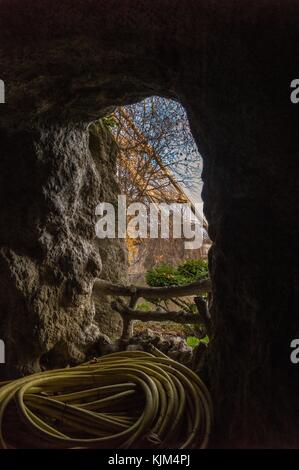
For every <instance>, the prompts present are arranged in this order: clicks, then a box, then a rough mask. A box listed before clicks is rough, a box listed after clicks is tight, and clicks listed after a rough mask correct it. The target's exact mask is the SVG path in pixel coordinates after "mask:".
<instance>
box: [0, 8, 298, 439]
mask: <svg viewBox="0 0 299 470" xmlns="http://www.w3.org/2000/svg"><path fill="white" fill-rule="evenodd" d="M298 13H299V12H298V2H297V1H296V0H285V1H278V0H260V1H259V2H252V0H244V1H243V0H242V2H240V1H236V0H227V1H225V2H223V0H214V1H210V2H207V1H206V0H185V1H182V0H143V1H140V0H122V1H121V2H120V1H119V0H111V1H109V2H107V1H106V0H105V1H104V0H77V1H76V2H73V1H71V0H59V1H58V0H44V1H43V2H36V1H34V0H2V2H1V10H0V43H1V47H2V50H1V53H0V66H1V67H0V71H1V74H2V77H1V78H2V79H3V80H4V81H5V82H6V85H7V86H6V92H7V93H6V96H7V104H6V105H1V106H0V127H1V129H2V130H1V147H2V149H1V162H0V165H1V178H2V181H1V188H0V191H1V203H2V207H3V202H4V208H3V209H2V210H1V229H0V230H1V232H0V233H1V246H2V248H1V250H2V257H1V273H0V274H1V276H0V277H1V319H2V320H1V321H2V325H3V326H2V328H3V330H2V331H3V332H4V334H5V338H6V339H7V340H9V345H8V347H7V351H8V353H9V354H12V356H14V363H17V364H22V363H23V362H24V358H26V360H25V362H26V363H27V364H28V363H30V361H33V358H35V357H37V356H38V355H39V354H42V353H45V352H47V350H50V349H51V348H53V347H54V345H55V344H56V341H58V337H59V334H58V332H59V331H60V329H62V330H63V329H64V330H65V326H66V325H68V326H69V329H70V331H69V332H68V333H67V334H68V335H70V336H72V335H73V336H75V337H76V339H77V338H78V335H82V342H84V341H86V338H87V336H88V333H87V332H88V331H90V329H93V328H94V320H93V313H91V310H90V309H89V305H90V297H89V294H88V292H89V293H90V291H89V290H88V289H90V284H91V280H92V277H93V276H95V275H96V274H97V273H98V272H99V269H100V262H99V258H98V257H95V258H94V256H92V261H91V262H90V263H89V261H88V259H89V257H90V253H94V255H95V254H96V251H94V252H93V250H92V243H91V239H88V237H87V239H86V240H84V243H83V240H82V238H80V237H74V238H72V236H71V230H70V227H71V226H72V225H74V224H75V225H76V230H78V231H80V230H84V233H86V229H87V228H88V227H89V223H88V220H87V219H86V218H84V216H83V214H82V213H81V212H80V210H79V212H78V210H77V203H76V195H77V194H78V188H84V184H83V182H84V181H85V182H87V185H88V187H89V189H90V188H91V187H95V186H92V185H91V184H90V183H91V180H95V182H96V177H95V173H94V172H95V166H94V163H91V161H90V160H89V158H88V157H87V134H86V133H85V129H86V127H84V126H86V125H87V123H89V122H92V121H94V120H95V119H98V118H99V117H101V116H103V115H104V114H105V113H107V112H108V111H109V109H111V106H114V105H116V104H124V103H127V104H128V103H132V102H134V101H136V100H139V99H141V98H143V97H145V96H148V95H152V94H158V95H163V96H165V97H172V98H175V99H179V100H180V101H181V103H182V104H183V105H184V106H185V107H186V109H187V113H188V116H189V119H190V124H191V129H192V132H193V134H194V137H195V139H196V141H197V143H198V146H199V150H200V151H201V153H202V155H203V159H204V174H203V179H204V194H203V198H204V202H205V213H206V217H207V219H208V222H209V226H210V238H211V239H212V241H213V242H214V246H213V248H212V251H211V254H210V264H211V276H212V282H213V294H214V304H213V309H212V316H213V339H212V344H211V351H210V358H209V364H208V366H209V371H210V373H209V386H210V388H211V390H212V393H213V400H214V405H215V425H214V429H213V440H212V442H211V445H215V446H219V445H221V446H230V447H254V446H262V447H265V446H266V447H267V446H268V447H275V446H277V447H278V446H285V447H288V446H289V447H290V446H297V445H298V424H299V409H298V399H297V397H298V392H299V375H298V372H297V370H298V369H297V370H296V366H293V365H292V364H291V363H290V359H289V353H290V350H289V344H290V340H291V339H292V338H296V337H298V331H299V325H298V308H299V287H298V286H299V282H298V281H299V273H298V262H297V259H296V254H297V247H298V235H299V223H298V217H297V211H298V202H299V189H298V188H299V186H298V184H297V181H296V174H297V166H298V163H297V162H298V128H299V122H298V121H299V113H298V109H299V108H298V106H297V108H296V106H295V105H293V104H291V102H290V82H291V80H292V79H294V78H296V77H297V75H298V67H297V63H296V56H295V52H294V45H296V44H298V43H299V24H298V22H299V20H298V18H299V14H298ZM41 124H42V127H41ZM30 126H31V127H30ZM32 126H33V127H34V128H36V129H37V130H36V131H35V132H32V131H29V133H28V130H27V129H28V128H32ZM22 129H23V130H22ZM78 137H79V139H78ZM80 148H81V149H82V150H83V151H82V152H81V151H80V150H79V149H80ZM48 156H49V157H51V158H48ZM70 167H71V168H72V171H73V172H74V174H75V175H77V179H76V178H75V179H73V178H71V179H70V181H69V184H70V186H71V187H72V189H74V193H73V191H72V190H71V191H69V190H65V191H64V189H63V188H62V187H61V185H60V183H61V181H62V179H63V178H62V176H63V175H65V174H66V173H67V174H69V168H70ZM79 175H81V176H80V177H79ZM90 179H91V180H90ZM75 180H76V182H77V184H76V185H75V184H74V182H75ZM63 181H65V180H64V179H63ZM51 184H53V185H54V187H53V189H49V188H52V186H51ZM97 184H99V183H97V182H96V185H97ZM3 185H4V186H3ZM56 186H57V187H58V188H60V191H58V194H57V195H56V193H55V187H56ZM66 186H68V182H67V181H66ZM74 186H75V187H74ZM84 191H85V189H83V192H84ZM48 194H50V197H47V195H48ZM92 194H93V193H92ZM52 195H53V196H52ZM90 197H91V198H92V197H93V196H92V195H91V196H90ZM65 201H66V202H65ZM79 206H80V203H79ZM28 207H30V211H29V210H28ZM26 211H27V212H26ZM26 214H27V215H26ZM62 220H63V221H65V222H64V223H63V224H62V222H61V221H62ZM37 221H41V222H37ZM52 222H54V223H52ZM16 224H17V225H16ZM57 227H58V228H59V230H57ZM90 230H91V226H90ZM40 238H41V241H39V240H40ZM51 240H54V242H52V241H51ZM51 243H53V250H54V251H53V253H55V256H53V257H52V255H51V256H50V257H49V246H50V244H51ZM49 258H51V259H49ZM48 259H49V261H47V260H48ZM54 260H55V262H54ZM62 260H63V261H62ZM94 260H96V261H94ZM59 263H62V266H63V267H62V268H61V267H59ZM75 266H76V268H75ZM86 267H88V269H86ZM56 272H58V277H59V276H60V275H61V278H59V280H57V279H56V278H55V273H56ZM78 273H81V275H80V276H77V275H76V274H78ZM36 286H37V287H36ZM66 286H68V287H66ZM59 295H60V299H61V300H62V301H63V306H61V304H60V303H59V307H58V296H59ZM75 302H79V304H76V315H75V316H74V317H72V316H70V315H69V312H72V311H73V310H72V309H73V308H74V305H75ZM54 320H55V321H54ZM23 324H26V325H30V327H29V328H28V330H29V333H30V334H29V335H28V336H27V335H23V330H22V326H21V325H23ZM60 325H63V326H62V327H60ZM25 331H27V327H26V329H25ZM65 331H66V330H65ZM91 335H92V336H93V335H94V334H93V333H92V334H91ZM25 336H26V337H25ZM63 341H64V343H65V340H64V339H63ZM71 344H74V345H75V344H77V343H76V342H75V339H74V341H71ZM23 345H24V347H23ZM45 345H46V346H45ZM19 348H21V351H22V355H20V354H19V353H18V349H19ZM9 351H11V353H10V352H9ZM35 351H36V352H35ZM75 356H76V354H75ZM8 360H9V361H11V360H12V357H10V358H9V359H8Z"/></svg>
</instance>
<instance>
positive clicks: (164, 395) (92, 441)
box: [0, 348, 212, 449]
mask: <svg viewBox="0 0 299 470" xmlns="http://www.w3.org/2000/svg"><path fill="white" fill-rule="evenodd" d="M211 423H212V403H211V398H210V394H209V392H208V390H207V388H206V386H205V385H204V383H203V382H202V381H201V379H200V378H199V377H198V376H197V375H196V374H195V373H194V372H192V371H191V370H189V369H188V368H187V367H185V366H183V365H182V364H179V363H178V362H176V361H173V360H172V359H169V358H168V357H167V356H165V355H164V354H163V353H161V352H160V351H158V350H157V349H155V348H153V351H152V352H151V353H148V352H143V351H123V352H117V353H113V354H108V355H107V356H103V357H101V358H99V359H96V360H94V361H91V362H89V363H86V364H83V365H80V366H76V367H72V368H67V369H59V370H52V371H46V372H41V373H37V374H33V375H31V376H27V377H24V378H20V379H18V380H14V381H11V382H2V383H0V448H2V449H3V448H28V447H30V448H106V449H109V448H114V449H115V448H118V449H129V448H131V449H138V448H154V449H167V448H170V449H178V448H179V449H187V448H205V447H206V446H207V444H208V438H209V433H210V429H211Z"/></svg>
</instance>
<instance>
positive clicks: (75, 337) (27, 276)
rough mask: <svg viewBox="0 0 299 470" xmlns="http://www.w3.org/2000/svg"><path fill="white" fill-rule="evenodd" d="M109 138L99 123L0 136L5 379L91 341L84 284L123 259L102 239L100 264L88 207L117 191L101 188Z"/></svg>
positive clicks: (72, 353) (67, 360)
mask: <svg viewBox="0 0 299 470" xmlns="http://www.w3.org/2000/svg"><path fill="white" fill-rule="evenodd" d="M89 140H90V150H89ZM111 142H112V139H111V136H110V135H109V131H107V130H105V127H104V126H103V125H100V124H98V125H93V126H92V128H91V130H90V139H89V133H88V131H87V129H86V128H85V126H81V127H80V126H78V127H76V128H69V127H64V128H61V127H59V128H56V127H52V128H47V129H43V128H40V129H39V130H35V131H31V132H30V131H19V130H18V131H16V132H11V133H9V132H5V131H3V132H1V143H2V147H1V149H2V154H1V157H2V158H1V163H2V171H1V176H0V192H1V201H3V202H4V203H3V204H2V205H1V226H0V241H1V251H0V277H1V291H0V310H1V319H0V321H1V323H0V337H1V338H2V339H4V341H5V344H6V356H7V357H6V364H7V365H6V366H5V367H3V369H4V374H10V375H11V374H19V373H25V372H31V371H36V370H39V367H40V366H43V367H52V366H63V365H66V364H74V363H76V362H78V361H82V360H84V358H85V351H86V348H88V347H89V345H90V344H91V343H92V342H94V341H95V340H96V339H98V337H99V335H100V330H99V327H98V324H97V322H96V319H95V308H94V305H93V302H92V300H91V295H90V294H91V289H92V285H93V280H94V278H95V277H99V276H100V274H101V271H102V264H103V265H104V266H103V268H104V272H105V271H106V272H107V273H109V275H110V276H111V275H112V273H114V275H116V274H115V272H116V273H117V272H118V267H117V264H118V263H116V261H119V260H120V261H122V260H124V254H123V251H124V248H123V246H121V245H120V243H118V244H117V248H118V251H117V250H112V247H111V245H113V242H110V246H107V249H106V258H105V259H104V262H103V263H102V261H101V256H100V253H99V252H100V250H99V245H100V240H96V239H95V221H96V218H95V207H96V205H97V204H98V202H100V201H105V200H106V197H107V198H108V199H111V195H113V191H115V192H116V194H117V190H118V188H117V186H116V185H115V184H114V185H113V184H111V186H110V183H111V182H112V181H113V178H114V175H113V172H115V154H116V149H115V148H114V147H113V146H112V143H111ZM111 252H112V255H113V257H114V264H113V265H112V266H109V268H108V267H107V264H108V262H109V256H110V253H111ZM118 256H119V259H117V257H118ZM106 267H107V269H106ZM101 312H102V315H103V314H104V312H105V308H104V306H102V310H101ZM105 313H107V312H105Z"/></svg>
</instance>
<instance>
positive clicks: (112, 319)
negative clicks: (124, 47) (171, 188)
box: [89, 124, 128, 340]
mask: <svg viewBox="0 0 299 470" xmlns="http://www.w3.org/2000/svg"><path fill="white" fill-rule="evenodd" d="M100 126H101V132H99V130H98V127H99V124H96V125H94V124H93V125H91V126H90V127H89V131H90V140H89V146H90V150H91V152H92V154H93V155H94V156H95V157H96V166H97V170H98V173H99V174H100V175H101V186H100V194H99V202H100V201H103V202H109V203H111V204H113V205H114V207H115V213H116V214H117V196H118V194H119V193H120V188H119V186H118V183H117V178H116V159H117V152H118V150H117V144H116V143H115V140H114V139H113V137H112V135H111V133H110V132H107V130H106V131H105V128H103V125H100ZM95 157H94V158H95ZM95 242H96V245H97V248H98V251H99V254H100V257H101V260H102V265H103V268H102V271H101V275H100V277H101V279H105V280H106V281H110V282H115V283H122V284H126V281H127V271H128V259H127V250H126V246H125V242H124V240H123V239H117V238H116V239H110V238H106V239H98V238H97V239H96V240H95ZM95 300H96V299H95ZM113 300H115V299H114V298H113V297H111V296H105V297H101V299H98V300H97V301H96V302H95V309H96V316H95V320H96V322H97V324H98V325H99V326H100V329H101V333H102V334H104V335H108V336H109V338H110V339H111V340H115V339H117V338H119V337H120V335H121V333H122V328H123V325H122V318H121V316H120V315H119V314H118V313H117V312H115V311H114V310H113V309H112V308H111V306H110V304H111V302H112V301H113Z"/></svg>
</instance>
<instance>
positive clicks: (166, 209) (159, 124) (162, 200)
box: [95, 96, 211, 369]
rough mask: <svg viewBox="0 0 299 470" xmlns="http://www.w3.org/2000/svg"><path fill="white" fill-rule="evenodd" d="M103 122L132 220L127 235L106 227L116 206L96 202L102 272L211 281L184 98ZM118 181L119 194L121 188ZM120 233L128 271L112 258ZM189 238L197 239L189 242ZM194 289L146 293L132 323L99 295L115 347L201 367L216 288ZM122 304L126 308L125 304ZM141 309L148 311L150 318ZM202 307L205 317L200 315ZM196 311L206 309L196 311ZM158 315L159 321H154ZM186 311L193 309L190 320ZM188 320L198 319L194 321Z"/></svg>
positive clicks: (157, 100)
mask: <svg viewBox="0 0 299 470" xmlns="http://www.w3.org/2000/svg"><path fill="white" fill-rule="evenodd" d="M101 123H102V125H103V126H104V127H105V129H106V130H107V132H109V133H110V134H111V136H112V138H113V139H114V142H115V143H116V148H117V152H116V153H117V155H116V168H115V170H116V186H115V188H116V191H115V194H114V198H115V197H116V195H117V196H118V207H117V210H116V213H115V211H114V207H112V212H113V216H114V217H115V215H117V216H118V224H117V229H119V220H120V216H121V217H123V212H125V215H124V217H125V219H126V231H125V234H121V235H120V233H119V232H118V230H115V221H114V220H113V223H112V226H110V227H108V225H109V224H110V219H109V221H108V215H107V211H108V209H110V208H109V207H107V204H106V203H101V204H100V205H99V206H98V207H97V215H99V214H101V215H102V216H103V213H105V217H104V218H100V220H99V221H98V222H97V235H98V236H99V238H100V239H99V249H100V251H103V248H102V246H101V245H102V243H103V242H104V243H106V245H105V249H106V256H104V257H103V254H102V255H101V256H102V260H103V267H102V273H101V279H102V280H105V281H110V282H114V283H117V281H118V283H120V284H121V283H123V282H125V283H126V284H127V285H130V286H131V287H133V285H134V286H135V288H144V287H165V288H167V287H171V288H174V287H175V286H185V288H186V286H187V285H188V284H191V283H195V282H198V281H201V280H208V279H209V273H208V262H207V254H208V249H209V247H210V246H211V240H210V239H209V236H208V225H207V221H206V219H205V217H204V215H203V211H202V206H203V204H202V200H201V190H202V184H203V183H202V179H201V173H202V157H201V155H200V153H199V151H198V149H197V146H196V143H195V141H194V139H193V136H192V133H191V130H190V127H189V122H188V118H187V114H186V111H185V109H184V108H183V106H182V105H181V104H180V103H179V102H178V101H174V100H170V99H167V98H163V97H158V96H152V97H149V98H146V99H144V100H142V101H140V102H137V103H135V104H132V105H127V106H121V107H118V108H116V109H115V111H114V112H113V113H112V114H110V115H108V116H106V117H105V118H103V119H102V121H101ZM117 186H118V190H119V194H116V193H117ZM120 199H122V201H121V202H120ZM114 203H115V201H114ZM110 204H111V202H110ZM108 205H109V203H108ZM100 206H102V209H101V207H100ZM120 212H121V214H120ZM136 214H138V215H136ZM188 224H190V227H189V230H187V227H188ZM100 227H101V228H104V227H105V230H103V233H102V234H100V233H98V232H99V231H100ZM190 228H191V230H190ZM116 232H117V234H116ZM115 236H118V239H121V238H123V237H124V247H125V249H126V252H127V271H126V270H119V268H118V266H117V265H115V264H114V270H113V269H111V265H113V263H111V258H113V260H114V261H117V256H116V254H115V251H114V247H115V246H116V247H119V241H117V242H116V238H114V237H115ZM109 238H110V239H111V238H112V239H111V240H110V243H111V255H110V257H109V256H107V243H109V241H108V240H107V239H109ZM190 239H192V240H193V241H188V240H190ZM120 262H122V259H121V260H120ZM118 264H119V263H118ZM112 271H113V272H112ZM116 287H117V286H114V289H115V290H116ZM112 288H113V286H112V285H111V289H112ZM185 290H186V289H185ZM193 291H194V292H193V295H192V292H191V290H190V292H191V293H190V295H189V296H186V297H184V296H182V297H176V296H175V294H173V296H171V295H170V294H169V295H167V296H166V298H165V299H163V298H162V299H149V298H142V297H140V298H139V299H138V302H136V305H135V306H134V308H135V309H136V310H137V311H138V312H136V313H135V315H137V317H138V316H139V317H141V320H138V319H137V320H136V321H132V322H130V328H128V325H126V320H125V316H124V315H122V316H121V317H122V320H123V321H119V320H120V319H119V316H118V315H115V311H113V308H111V305H114V310H115V305H116V304H115V302H113V303H112V304H111V299H109V302H110V305H107V302H106V301H105V300H104V299H103V297H100V302H97V301H96V302H95V304H96V312H97V313H96V318H97V320H98V322H99V325H101V328H102V330H103V333H104V334H106V335H107V336H108V338H110V339H111V340H112V345H111V350H115V348H116V347H120V346H121V347H122V348H125V349H128V350H131V349H132V350H133V349H136V350H137V349H140V350H142V349H144V348H145V349H146V350H147V349H148V348H149V346H150V345H151V344H154V345H156V346H157V347H158V348H160V349H161V350H162V351H163V352H164V353H166V354H170V357H172V358H174V359H177V360H180V361H181V362H182V363H184V364H186V365H188V366H191V365H192V367H194V368H197V369H198V364H203V357H204V353H205V349H206V346H207V344H208V342H209V336H208V332H207V322H208V319H209V312H208V303H209V302H210V301H211V293H210V291H209V290H208V291H206V292H205V291H202V292H200V295H201V297H200V298H199V297H198V295H199V293H198V292H197V291H196V288H193ZM96 300H99V299H96ZM103 300H104V303H103ZM114 300H115V298H114ZM116 311H118V312H120V311H119V307H118V308H116ZM141 312H144V314H145V313H146V312H147V314H148V317H149V320H146V319H145V318H146V315H144V316H142V314H141ZM203 312H204V318H202V316H200V315H202V313H203ZM198 313H199V314H200V315H196V314H198ZM159 314H160V317H161V322H157V321H154V319H155V317H157V316H159ZM167 314H168V318H169V319H168V318H167ZM192 314H194V317H192ZM132 315H133V314H132ZM180 315H181V316H180ZM184 315H186V316H187V318H186V319H185V321H183V316H184ZM188 319H189V320H190V321H191V322H192V323H188ZM176 322H177V323H176ZM103 325H104V327H103ZM119 338H121V339H123V340H124V338H125V344H124V342H121V343H119ZM102 342H104V344H102ZM102 342H101V347H100V352H102V351H104V352H107V337H105V339H104V340H102ZM116 344H117V345H116Z"/></svg>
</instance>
